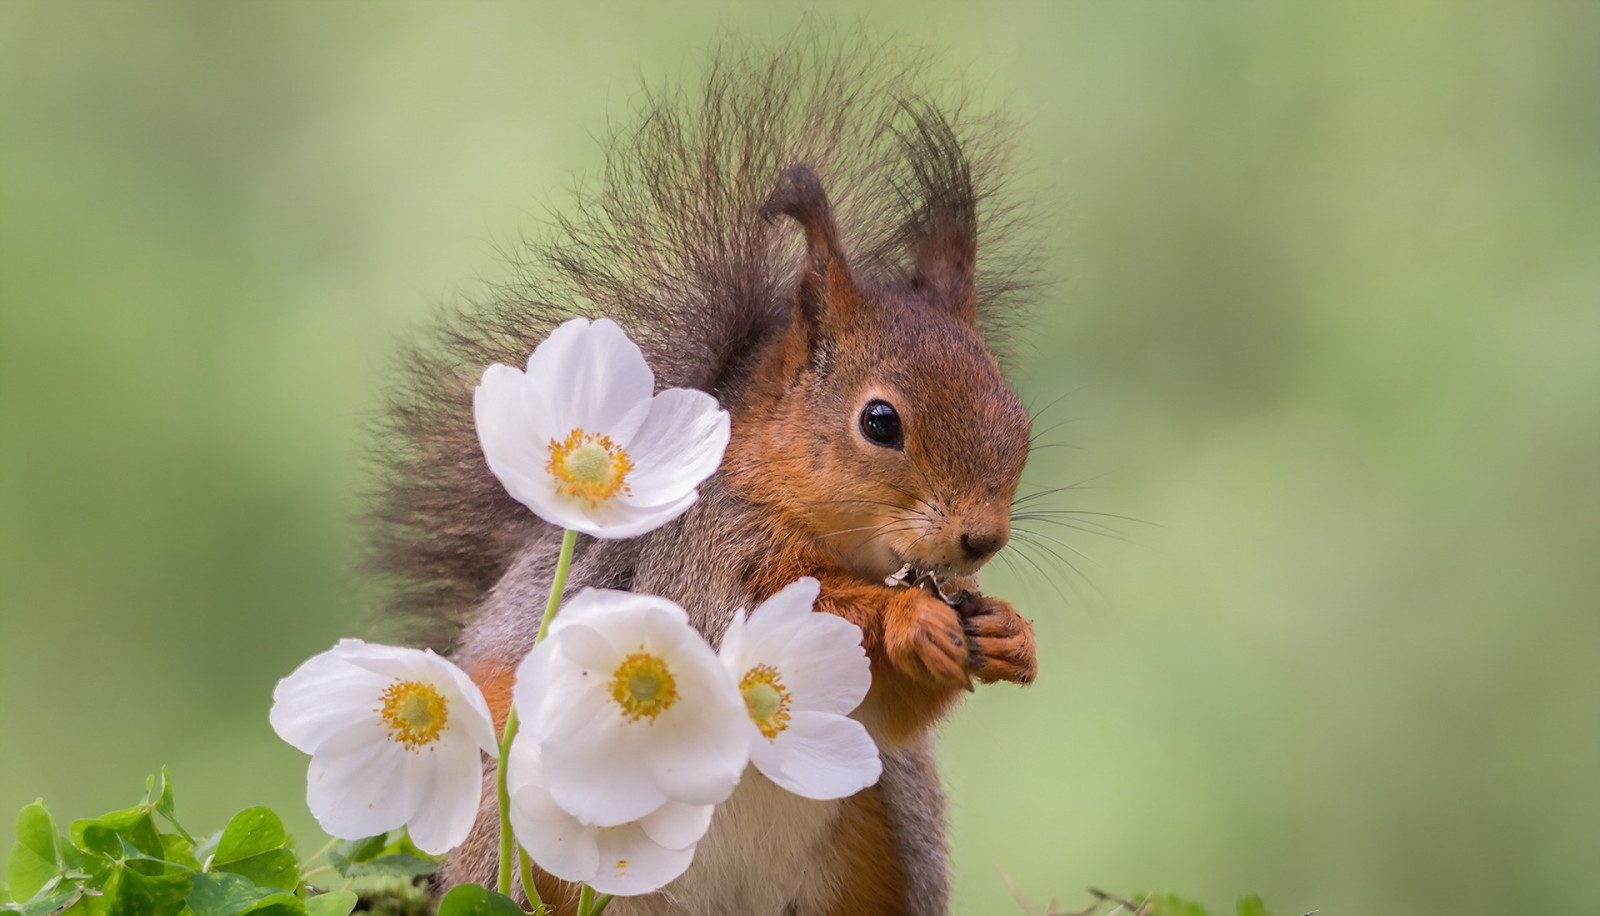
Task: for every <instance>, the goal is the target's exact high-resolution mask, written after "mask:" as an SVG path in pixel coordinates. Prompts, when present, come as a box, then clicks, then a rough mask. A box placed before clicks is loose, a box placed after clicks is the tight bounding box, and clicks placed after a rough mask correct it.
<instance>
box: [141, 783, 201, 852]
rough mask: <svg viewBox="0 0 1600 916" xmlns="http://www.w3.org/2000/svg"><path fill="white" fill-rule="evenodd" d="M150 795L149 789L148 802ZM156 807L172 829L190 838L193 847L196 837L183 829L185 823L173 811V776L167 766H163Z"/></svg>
mask: <svg viewBox="0 0 1600 916" xmlns="http://www.w3.org/2000/svg"><path fill="white" fill-rule="evenodd" d="M150 778H151V779H152V780H153V779H155V777H154V776H152V777H150ZM149 795H150V793H149V792H148V791H147V792H146V793H145V801H146V802H147V803H148V802H149ZM155 809H156V813H158V814H160V815H161V816H162V817H164V818H166V819H167V823H169V824H171V825H172V829H174V830H176V831H178V835H179V836H181V837H183V838H184V839H185V840H188V841H189V846H190V847H191V848H193V846H194V837H193V836H192V835H190V833H189V831H187V830H185V829H183V825H182V824H180V823H178V816H177V815H176V814H174V813H173V805H172V777H170V776H168V775H167V768H166V767H162V768H161V791H160V793H158V794H157V795H156V800H155Z"/></svg>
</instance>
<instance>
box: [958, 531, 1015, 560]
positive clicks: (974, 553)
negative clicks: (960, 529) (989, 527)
mask: <svg viewBox="0 0 1600 916" xmlns="http://www.w3.org/2000/svg"><path fill="white" fill-rule="evenodd" d="M1006 540H1007V538H1006V532H1004V531H980V532H971V531H969V532H967V533H966V534H963V535H962V536H961V547H962V549H964V550H966V552H967V558H968V559H972V560H979V559H982V558H984V557H987V556H989V555H990V554H993V553H995V552H996V551H998V550H999V549H1000V548H1002V547H1004V546H1006Z"/></svg>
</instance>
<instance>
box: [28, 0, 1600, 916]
mask: <svg viewBox="0 0 1600 916" xmlns="http://www.w3.org/2000/svg"><path fill="white" fill-rule="evenodd" d="M810 19H824V20H828V19H839V20H842V21H843V22H844V23H845V25H846V27H850V26H852V25H853V24H859V25H861V26H863V27H865V28H868V29H870V30H871V31H873V32H875V33H876V34H878V35H881V36H900V37H902V38H904V39H906V40H907V41H908V42H910V43H912V44H923V45H927V46H929V47H932V48H934V49H936V50H938V51H939V52H940V54H941V55H942V58H941V59H942V61H943V62H944V63H943V66H944V68H945V69H946V71H947V72H948V74H949V76H950V78H951V79H952V80H958V79H960V80H965V81H966V83H967V85H969V86H970V87H972V88H973V89H974V90H975V91H976V92H977V94H978V95H979V96H981V97H982V98H983V99H985V100H986V101H989V102H994V103H1000V104H1004V105H1005V106H1007V107H1008V108H1009V109H1010V110H1011V111H1013V112H1014V113H1015V114H1017V115H1018V116H1020V117H1021V118H1022V119H1023V120H1024V121H1025V123H1026V128H1025V133H1024V135H1023V147H1024V153H1025V155H1026V157H1027V158H1028V159H1029V160H1030V162H1031V171H1030V172H1029V174H1028V177H1027V181H1028V182H1030V184H1031V186H1033V187H1036V188H1037V195H1038V197H1039V199H1040V204H1041V206H1040V209H1041V211H1042V212H1043V213H1044V214H1045V215H1046V216H1047V218H1048V222H1047V231H1046V232H1045V233H1044V234H1043V236H1042V237H1041V241H1042V244H1043V245H1044V247H1045V250H1046V251H1047V252H1048V255H1049V258H1048V260H1049V266H1050V270H1051V273H1052V276H1053V277H1054V278H1055V279H1056V280H1057V281H1059V282H1057V283H1056V284H1055V285H1053V286H1051V287H1050V288H1048V289H1046V290H1045V292H1044V295H1043V298H1042V300H1041V302H1040V307H1039V315H1038V321H1037V334H1029V335H1028V343H1029V347H1028V349H1026V350H1025V351H1024V352H1022V353H1021V354H1020V357H1019V359H1018V360H1017V361H1016V364H1015V367H1014V368H1015V376H1016V380H1017V382H1018V384H1019V386H1020V387H1021V388H1022V390H1023V392H1024V395H1025V397H1026V399H1027V400H1028V401H1029V402H1030V403H1031V404H1033V405H1034V406H1035V407H1036V408H1038V409H1039V410H1040V420H1039V424H1038V426H1039V428H1040V429H1041V430H1043V429H1049V430H1050V432H1049V433H1048V435H1047V436H1046V439H1047V441H1051V442H1054V443H1057V444H1061V445H1063V446H1067V447H1064V448H1053V449H1048V450H1044V451H1041V452H1040V453H1039V454H1038V455H1037V456H1036V458H1035V459H1034V461H1033V463H1032V464H1031V465H1030V469H1029V475H1028V476H1029V480H1030V484H1031V485H1032V486H1036V487H1051V486H1061V485H1066V484H1073V483H1078V482H1087V483H1086V484H1085V486H1084V487H1083V488H1080V489H1077V490H1073V491H1070V492H1068V493H1065V494H1063V495H1061V496H1060V497H1058V498H1057V499H1056V502H1055V505H1056V506H1058V507H1061V508H1071V509H1079V510H1087V511H1095V512H1107V513H1112V514H1114V515H1116V516H1125V517H1126V518H1102V519H1101V520H1102V521H1107V522H1109V523H1110V525H1111V526H1112V528H1113V529H1114V533H1115V535H1116V537H1105V536H1099V535H1095V534H1089V533H1084V532H1079V531H1072V530H1060V531H1055V530H1052V529H1048V528H1045V529H1041V530H1044V531H1045V533H1049V534H1052V535H1055V536H1058V537H1061V538H1062V539H1063V540H1064V541H1066V543H1067V545H1069V547H1068V550H1070V551H1071V552H1067V551H1066V550H1063V551H1062V554H1063V556H1064V557H1065V558H1066V559H1070V560H1071V561H1072V564H1073V566H1075V569H1074V568H1071V567H1069V566H1068V565H1067V564H1065V563H1064V562H1061V561H1059V560H1057V559H1055V558H1051V557H1044V556H1037V557H1035V558H1034V559H1035V560H1037V561H1038V562H1039V563H1041V564H1042V565H1044V567H1045V568H1046V570H1047V571H1048V573H1049V575H1048V577H1045V576H1041V575H1040V574H1039V573H1038V572H1036V571H1035V570H1034V569H1033V568H1032V567H1031V566H1030V565H1029V564H1028V563H1026V562H1017V563H1014V564H1013V565H1012V566H1011V567H1007V566H1006V565H1004V564H997V566H996V568H995V571H994V572H993V573H992V574H991V578H990V580H989V583H988V586H989V589H988V590H989V591H991V592H994V593H997V594H1003V595H1007V596H1009V597H1012V598H1013V599H1014V600H1016V601H1017V602H1018V603H1019V604H1021V605H1023V606H1024V608H1025V610H1026V612H1027V613H1029V614H1030V615H1031V616H1033V617H1035V618H1037V622H1038V629H1039V636H1040V653H1041V656H1042V669H1043V674H1042V676H1041V678H1040V680H1039V682H1038V684H1037V685H1036V686H1034V687H1032V688H1030V689H1028V690H1025V691H1024V690H1018V689H1015V688H1010V687H994V688H989V689H985V690H980V691H979V692H978V694H977V695H976V696H974V697H973V698H972V700H971V701H970V702H968V703H967V705H966V706H965V708H964V709H963V710H962V711H961V712H960V713H959V715H958V716H957V717H956V718H955V720H954V721H953V722H952V723H951V724H950V726H949V727H948V728H947V729H946V731H945V743H944V755H945V759H946V768H945V773H946V778H947V780H948V783H949V789H950V793H951V811H952V819H953V822H954V832H953V835H954V851H955V865H956V869H957V874H956V887H957V894H958V911H959V912H961V913H969V914H990V913H1014V912H1020V910H1019V908H1018V907H1017V906H1016V905H1015V904H1014V903H1013V902H1012V901H1011V896H1010V893H1009V891H1008V890H1007V886H1006V881H1007V877H1006V876H1009V880H1010V881H1012V882H1014V883H1015V885H1016V887H1017V888H1018V889H1019V890H1020V891H1021V892H1023V893H1024V894H1026V895H1027V896H1028V897H1030V898H1032V899H1033V900H1034V901H1035V902H1043V901H1044V900H1045V899H1046V898H1048V897H1050V896H1052V895H1056V896H1059V897H1060V898H1061V899H1062V902H1063V904H1064V905H1066V906H1068V907H1069V908H1077V907H1080V906H1083V905H1086V904H1087V903H1088V902H1089V898H1088V896H1087V894H1086V893H1085V892H1084V888H1085V887H1087V886H1089V885H1095V886H1100V887H1106V888H1113V889H1118V890H1128V891H1131V890H1133V889H1137V888H1161V889H1170V890H1175V891H1178V892H1181V893H1184V894H1187V895H1190V896H1193V897H1197V898H1200V899H1203V900H1207V901H1210V902H1212V903H1213V904H1221V903H1224V902H1226V901H1228V900H1231V899H1232V898H1233V897H1234V896H1236V895H1237V894H1240V893H1244V892H1247V891H1258V892H1260V893H1262V894H1263V895H1264V896H1265V898H1266V900H1267V903H1268V904H1269V906H1271V907H1272V908H1273V909H1274V910H1275V911H1276V912H1279V913H1289V914H1296V913H1301V912H1304V911H1306V910H1311V909H1320V910H1321V912H1322V913H1324V914H1372V913H1441V914H1443V913H1448V914H1463V913H1486V914H1487V913H1496V914H1504V913H1533V912H1542V913H1596V912H1600V882H1597V881H1596V880H1595V878H1594V875H1595V871H1594V869H1595V867H1596V865H1597V863H1600V573H1597V569H1600V562H1597V560H1600V500H1597V492H1600V488H1597V486H1596V484H1595V479H1594V478H1595V472H1596V470H1597V469H1600V4H1594V3H1576V2H1574V3H1550V4H1533V5H1527V4H1500V5H1493V4H1466V3H1449V2H1436V3H1406V4H1390V3H1379V2H1363V3H1342V4H1337V5H1335V4H1311V3H1306V4H1300V3H1295V4H1267V3H1215V4H1212V3H1208V4H1197V3H1186V2H1170V3H1059V2H1058V3H1036V4H1015V3H983V4H979V3H970V2H968V3H955V2H944V3H925V2H917V3H912V2H904V3H883V4H878V5H876V6H874V7H872V8H869V9H865V10H863V9H862V8H861V7H860V6H858V5H855V4H839V5H830V4H817V5H809V4H806V5H798V6H797V5H790V6H788V7H780V6H779V5H776V4H770V5H769V4H748V5H744V4H736V3H715V4H700V5H697V6H694V7H685V6H682V5H678V4H656V5H645V4H640V5H638V6H632V5H621V4H612V3H584V4H560V5H554V4H532V3H529V4H509V3H507V4H443V3H439V4H430V3H383V4H379V3H353V2H352V3H340V4H313V3H309V2H301V3H271V4H269V3H257V4H215V3H193V4H181V3H150V4H140V5H137V6H135V5H131V4H110V3H103V4H89V3H34V2H18V0H6V2H4V3H0V157H3V158H0V411H3V414H0V449H3V451H0V510H3V513H0V564H3V566H0V844H3V845H4V846H5V847H7V848H8V847H9V844H10V838H11V830H10V818H11V814H10V812H13V811H15V810H16V809H17V808H19V807H20V806H22V805H23V804H25V803H27V802H29V801H31V800H32V799H33V798H35V797H36V796H41V795H42V796H44V797H45V798H46V799H47V801H48V802H49V803H50V805H51V806H52V809H53V810H54V811H55V813H56V814H57V816H58V817H59V818H65V819H71V818H74V817H83V816H89V815H93V814H98V813H101V812H102V811H105V810H109V809H110V808H113V807H120V806H122V805H125V804H128V803H129V802H131V801H133V800H134V799H136V797H137V794H138V791H139V789H140V788H141V786H142V782H143V779H144V777H145V775H146V774H147V773H150V772H153V771H155V770H156V769H157V768H159V767H160V766H161V765H162V764H163V763H165V764H168V765H170V766H171V767H172V769H173V774H174V778H175V780H176V783H177V787H178V793H179V795H178V801H179V806H180V811H182V812H186V813H187V815H188V817H187V818H186V820H187V821H188V823H190V824H191V825H205V826H208V827H220V826H221V824H222V823H223V821H224V819H225V818H226V816H227V815H228V814H229V813H231V811H232V810H234V809H236V808H238V807H242V806H244V805H246V804H255V803H265V804H270V805H273V806H275V807H278V808H280V809H281V810H283V811H285V812H287V813H290V814H291V820H292V822H293V824H292V825H293V826H296V827H298V828H299V830H300V831H301V832H302V834H304V835H307V836H310V835H312V834H313V831H314V828H313V826H312V824H311V821H310V819H309V817H308V816H307V815H306V814H305V813H304V806H303V803H302V801H301V797H302V790H303V786H302V778H303V772H304V770H303V767H304V759H303V758H302V757H301V755H299V754H298V753H297V752H295V751H294V750H292V749H290V748H289V747H287V746H286V745H283V744H281V743H280V742H279V741H278V740H277V739H276V738H275V736H274V735H273V734H272V732H271V731H270V729H269V728H268V725H267V717H266V712H267V708H268V705H269V701H270V693H271V690H272V686H273V684H274V682H275V681H276V679H277V678H279V677H281V676H282V675H284V674H286V673H287V672H289V671H290V670H291V669H292V668H293V667H294V666H295V665H296V664H297V663H299V662H300V661H301V660H302V659H304V658H306V657H307V656H309V655H311V654H312V653H314V652H317V651H320V650H321V649H324V648H326V647H327V646H328V645H330V644H331V643H332V642H333V641H334V640H335V639H336V638H337V637H339V636H341V635H350V634H356V633H360V632H363V626H364V624H363V620H364V613H365V609H366V607H367V606H368V603H369V601H370V598H371V595H370V591H369V587H368V585H367V584H366V583H364V582H363V581H362V579H361V578H360V577H359V576H358V575H357V574H356V573H354V572H352V570H351V566H352V563H353V561H354V560H355V558H356V554H357V549H358V543H359V542H358V535H357V531H356V529H355V527H354V525H353V524H351V523H350V521H349V519H350V518H351V517H352V516H353V515H354V514H355V513H356V511H357V510H358V506H359V499H358V493H359V491H360V490H361V488H362V487H363V485H364V484H365V482H366V471H365V469H364V468H363V465H362V463H361V458H360V450H361V446H362V441H363V439H362V428H363V424H364V423H365V422H367V420H368V418H369V416H370V414H371V412H372V411H373V410H374V409H375V407H376V405H377V403H378V401H379V398H380V392H381V390H382V385H383V377H384V373H385V372H386V370H387V367H388V366H389V365H390V360H391V359H392V358H393V355H394V353H395V352H396V350H397V341H398V340H400V339H402V338H404V337H405V336H407V335H409V334H411V333H413V332H414V331H415V330H416V329H417V328H418V327H420V326H421V324H422V323H423V321H424V320H425V318H426V315H427V314H428V313H429V311H430V310H431V309H432V308H433V307H435V306H436V305H438V304H440V303H447V302H453V301H457V300H458V299H460V298H462V297H464V296H469V295H475V294H479V293H482V292H483V290H484V284H485V283H486V282H487V283H492V282H495V281H499V280H504V279H507V278H509V276H510V274H511V271H510V269H509V268H508V267H507V265H506V263H505V260H504V259H503V258H502V257H501V256H500V254H499V252H501V251H504V250H508V249H514V248H515V246H516V244H517V240H518V238H519V236H520V234H521V233H523V232H525V231H526V232H533V233H537V232H539V231H540V226H541V225H542V222H543V220H544V218H545V214H546V213H547V212H548V211H549V210H550V209H557V210H559V209H560V208H561V207H562V206H564V205H565V204H566V203H567V202H568V201H569V200H570V194H569V193H568V192H567V190H566V189H567V188H568V187H569V186H570V185H571V184H572V182H573V181H574V180H578V179H581V178H583V177H584V176H585V175H589V176H592V175H593V169H594V167H595V165H596V162H597V146H596V143H595V139H594V138H595V137H596V136H597V135H599V134H601V133H603V132H604V130H605V125H606V124H607V122H608V120H609V121H612V122H626V121H627V119H628V118H629V116H630V112H631V111H632V110H633V108H634V105H635V103H636V101H637V99H638V93H639V88H638V87H639V86H640V84H641V81H646V82H649V83H650V84H653V85H661V84H662V83H663V82H665V81H671V80H676V79H680V78H683V77H692V76H693V75H694V74H695V73H697V72H698V70H699V69H700V67H701V66H702V64H703V62H704V59H705V51H704V49H705V48H706V47H707V46H708V44H709V42H710V41H711V40H712V39H713V38H715V37H716V36H717V35H719V34H721V33H723V32H731V33H733V34H736V35H741V36H748V37H752V38H757V39H762V38H768V37H775V36H778V35H781V34H783V33H785V32H787V31H788V30H790V29H792V28H794V27H795V26H797V25H798V24H800V23H801V22H803V21H806V20H810ZM1079 552H1081V554H1082V555H1081V556H1080V555H1079Z"/></svg>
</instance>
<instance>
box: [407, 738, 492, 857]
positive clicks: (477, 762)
mask: <svg viewBox="0 0 1600 916" xmlns="http://www.w3.org/2000/svg"><path fill="white" fill-rule="evenodd" d="M424 753H426V752H424ZM427 756H428V757H430V758H431V759H430V760H428V761H427V763H428V765H427V767H426V770H427V774H426V775H427V776H428V781H427V785H426V786H425V787H424V788H423V790H422V792H421V793H420V799H419V804H418V807H417V809H416V813H415V814H413V815H412V816H411V817H410V818H409V819H408V820H407V821H406V828H407V829H408V830H409V831H410V833H411V841H412V842H413V843H415V844H417V848H418V849H421V850H422V851H423V852H426V853H428V854H430V855H442V854H443V853H446V852H449V851H450V850H452V849H454V848H456V847H457V846H460V845H461V844H462V843H464V842H466V839H467V834H469V833H471V832H472V825H473V824H474V823H475V822H476V821H477V819H478V802H479V801H480V800H481V799H482V798H483V758H482V757H481V756H480V755H479V753H478V749H477V748H476V747H468V746H467V745H466V744H465V743H461V744H457V745H455V746H453V747H441V748H439V749H438V750H437V751H435V752H433V753H432V754H427Z"/></svg>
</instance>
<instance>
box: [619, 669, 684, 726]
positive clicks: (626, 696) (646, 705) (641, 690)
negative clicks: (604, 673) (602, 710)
mask: <svg viewBox="0 0 1600 916" xmlns="http://www.w3.org/2000/svg"><path fill="white" fill-rule="evenodd" d="M611 699H613V700H616V701H617V705H618V706H621V707H622V714H623V715H624V716H627V717H628V719H629V720H630V721H638V720H639V719H649V720H651V722H652V723H654V721H655V718H656V716H659V715H661V714H662V713H663V712H665V711H667V710H668V709H669V708H671V706H672V704H673V703H676V702H678V683H677V681H675V680H673V678H672V671H671V670H670V669H668V668H667V663H666V662H664V661H662V660H661V659H660V658H659V657H657V656H654V655H651V654H650V653H648V652H637V653H635V654H633V655H630V656H628V657H627V658H625V659H623V660H622V664H620V665H618V666H617V671H616V674H614V675H613V676H612V678H611Z"/></svg>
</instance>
